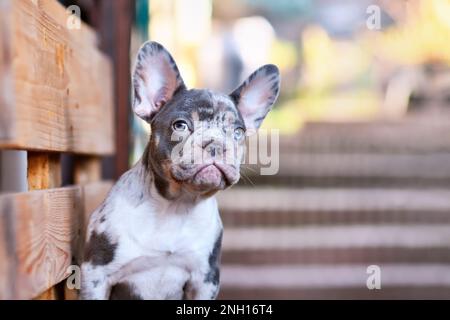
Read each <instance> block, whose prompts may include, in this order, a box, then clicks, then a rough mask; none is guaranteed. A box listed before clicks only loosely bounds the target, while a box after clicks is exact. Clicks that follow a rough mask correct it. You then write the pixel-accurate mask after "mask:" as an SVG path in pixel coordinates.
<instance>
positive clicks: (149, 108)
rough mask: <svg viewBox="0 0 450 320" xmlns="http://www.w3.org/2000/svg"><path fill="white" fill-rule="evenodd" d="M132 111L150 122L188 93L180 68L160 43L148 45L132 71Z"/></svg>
mask: <svg viewBox="0 0 450 320" xmlns="http://www.w3.org/2000/svg"><path fill="white" fill-rule="evenodd" d="M133 87H134V91H133V96H134V97H133V110H134V112H135V113H136V115H137V116H139V117H140V118H142V119H144V120H145V121H147V122H150V120H151V119H152V118H153V116H154V115H155V114H156V113H157V112H158V111H159V110H160V109H161V107H162V106H164V104H166V103H167V102H168V101H169V100H170V99H172V97H173V95H174V94H175V92H177V91H178V90H180V89H185V88H186V87H185V85H184V82H183V79H182V78H181V75H180V72H179V71H178V67H177V65H176V64H175V61H174V60H173V58H172V56H171V55H170V53H169V52H168V51H167V50H166V49H165V48H164V47H163V46H162V45H160V44H159V43H157V42H153V41H148V42H146V43H144V44H143V45H142V47H141V48H140V49H139V52H138V54H137V58H136V64H135V67H134V71H133Z"/></svg>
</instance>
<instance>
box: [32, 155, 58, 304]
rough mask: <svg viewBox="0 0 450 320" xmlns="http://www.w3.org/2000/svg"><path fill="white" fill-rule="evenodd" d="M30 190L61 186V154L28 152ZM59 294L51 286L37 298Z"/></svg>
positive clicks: (56, 296) (47, 298)
mask: <svg viewBox="0 0 450 320" xmlns="http://www.w3.org/2000/svg"><path fill="white" fill-rule="evenodd" d="M27 157H28V166H27V178H28V190H42V189H49V188H57V187H60V186H61V163H60V156H59V154H54V153H45V152H28V153H27ZM57 298H58V294H57V291H56V288H55V287H51V288H49V289H47V290H46V291H44V292H43V293H41V294H39V295H38V296H37V297H36V298H35V299H36V300H56V299H57Z"/></svg>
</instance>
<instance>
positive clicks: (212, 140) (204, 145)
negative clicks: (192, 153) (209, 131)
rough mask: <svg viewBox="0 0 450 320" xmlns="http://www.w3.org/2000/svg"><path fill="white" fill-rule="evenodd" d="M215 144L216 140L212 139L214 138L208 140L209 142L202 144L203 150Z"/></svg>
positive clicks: (205, 141)
mask: <svg viewBox="0 0 450 320" xmlns="http://www.w3.org/2000/svg"><path fill="white" fill-rule="evenodd" d="M213 142H214V139H212V138H210V139H207V140H204V141H203V142H202V148H203V149H205V148H206V147H207V146H209V145H210V144H211V143H213Z"/></svg>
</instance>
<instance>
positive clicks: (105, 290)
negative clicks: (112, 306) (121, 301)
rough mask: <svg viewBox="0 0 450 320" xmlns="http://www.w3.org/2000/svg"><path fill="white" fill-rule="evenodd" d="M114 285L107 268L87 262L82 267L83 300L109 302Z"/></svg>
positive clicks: (81, 295) (81, 297) (81, 296)
mask: <svg viewBox="0 0 450 320" xmlns="http://www.w3.org/2000/svg"><path fill="white" fill-rule="evenodd" d="M111 286H112V284H111V283H110V280H109V277H108V273H107V270H106V267H105V266H97V265H95V266H94V265H93V264H92V263H90V262H85V263H83V264H82V265H81V294H80V299H82V300H108V299H109V294H110V291H111Z"/></svg>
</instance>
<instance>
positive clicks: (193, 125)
mask: <svg viewBox="0 0 450 320" xmlns="http://www.w3.org/2000/svg"><path fill="white" fill-rule="evenodd" d="M211 72H213V70H212V71H211ZM279 84H280V77H279V72H278V68H277V67H276V66H274V65H265V66H263V67H261V68H259V69H258V70H256V71H255V72H254V73H253V74H251V75H250V77H249V78H248V79H247V80H246V81H244V83H242V84H241V85H240V86H239V87H238V88H237V89H236V90H234V91H233V92H232V93H231V94H221V93H217V92H213V91H211V90H204V89H203V90H197V89H191V90H188V89H187V88H186V86H185V84H184V82H183V79H182V78H181V75H180V72H179V71H178V68H177V65H176V64H175V61H174V60H173V58H172V56H171V55H170V53H169V52H168V51H167V50H166V49H165V48H164V47H163V46H161V45H160V44H159V43H156V42H147V43H145V44H144V45H143V46H142V47H141V49H140V50H139V53H138V55H137V60H136V65H135V68H134V71H133V86H134V99H133V110H134V112H135V113H136V115H138V116H139V117H140V118H142V119H144V120H145V121H147V122H149V123H150V125H151V137H150V141H149V143H148V146H147V149H146V151H145V154H144V157H143V162H144V165H145V166H146V167H147V168H149V170H151V171H152V172H153V175H154V177H155V184H156V187H157V188H158V191H159V192H160V193H161V194H162V195H163V196H164V197H166V198H172V197H176V196H178V195H180V193H182V192H189V193H192V194H195V195H210V194H213V193H215V192H216V191H218V190H221V189H225V188H227V187H229V186H231V185H233V184H235V183H236V182H237V181H238V180H239V177H240V170H239V169H240V165H241V162H242V161H243V157H244V154H245V136H246V135H249V134H251V133H254V132H255V131H256V129H258V128H259V126H260V125H261V123H262V121H263V120H264V118H265V116H266V115H267V113H268V112H269V111H270V109H271V108H272V105H273V104H274V102H275V100H276V98H277V96H278V92H279Z"/></svg>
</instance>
